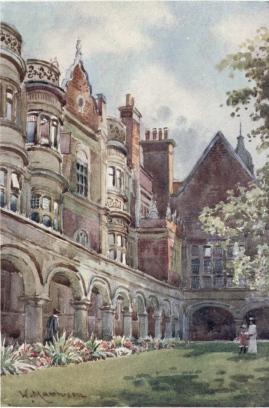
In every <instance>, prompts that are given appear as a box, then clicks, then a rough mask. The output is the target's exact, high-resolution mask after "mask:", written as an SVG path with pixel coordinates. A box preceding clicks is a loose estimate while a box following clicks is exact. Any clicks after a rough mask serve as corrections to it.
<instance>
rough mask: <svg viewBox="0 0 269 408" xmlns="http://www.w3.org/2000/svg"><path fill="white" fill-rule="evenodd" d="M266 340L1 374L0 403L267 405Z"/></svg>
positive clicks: (188, 347) (268, 364)
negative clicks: (247, 346)
mask: <svg viewBox="0 0 269 408" xmlns="http://www.w3.org/2000/svg"><path fill="white" fill-rule="evenodd" d="M268 381H269V344H268V343H259V344H258V354H257V355H238V345H236V344H233V343H196V344H188V345H182V346H180V348H178V349H169V350H159V351H153V352H149V353H141V354H140V355H133V356H128V357H121V358H115V359H109V360H106V361H96V362H89V363H82V364H79V365H74V364H71V365H68V366H65V367H52V368H48V369H44V370H39V371H36V372H33V373H28V374H21V375H18V376H7V377H3V378H2V406H23V407H27V406H32V407H38V406H42V407H46V406H53V407H57V406H60V407H61V406H62V407H66V406H76V407H80V406H82V407H83V406H85V407H86V406H87V407H92V406H94V407H99V406H100V407H104V406H106V407H109V406H118V407H121V406H125V407H126V406H130V407H132V406H133V407H134V406H136V407H139V406H144V407H146V406H151V407H161V406H166V407H168V406H174V407H175V406H176V407H182V406H184V407H188V406H192V407H205V406H206V407H212V406H214V407H257V406H259V407H268V406H269V393H268Z"/></svg>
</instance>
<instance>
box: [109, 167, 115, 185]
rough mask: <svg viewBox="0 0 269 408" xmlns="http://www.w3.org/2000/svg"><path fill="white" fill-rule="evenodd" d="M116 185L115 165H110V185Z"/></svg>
mask: <svg viewBox="0 0 269 408" xmlns="http://www.w3.org/2000/svg"><path fill="white" fill-rule="evenodd" d="M114 186H115V167H112V166H110V167H108V187H114Z"/></svg>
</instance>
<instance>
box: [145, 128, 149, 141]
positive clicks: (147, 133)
mask: <svg viewBox="0 0 269 408" xmlns="http://www.w3.org/2000/svg"><path fill="white" fill-rule="evenodd" d="M145 137H146V140H150V130H149V129H146V131H145Z"/></svg>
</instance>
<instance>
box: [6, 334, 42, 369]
mask: <svg viewBox="0 0 269 408" xmlns="http://www.w3.org/2000/svg"><path fill="white" fill-rule="evenodd" d="M21 347H22V346H21ZM23 347H24V345H23ZM34 370H35V367H34V366H32V365H30V364H28V363H26V362H25V361H23V360H22V358H21V355H20V353H19V351H18V350H16V349H15V348H14V346H13V345H10V346H5V339H3V344H2V345H1V375H9V374H12V375H14V374H19V373H23V372H24V373H26V372H28V371H34Z"/></svg>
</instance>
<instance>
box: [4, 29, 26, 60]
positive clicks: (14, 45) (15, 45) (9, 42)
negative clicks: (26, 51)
mask: <svg viewBox="0 0 269 408" xmlns="http://www.w3.org/2000/svg"><path fill="white" fill-rule="evenodd" d="M0 39H1V46H4V47H5V48H8V49H10V50H11V51H13V52H15V53H16V54H19V55H21V43H20V42H19V41H18V39H17V38H16V37H15V36H14V35H12V34H11V33H10V32H9V31H7V30H5V28H4V27H3V26H1V29H0Z"/></svg>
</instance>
